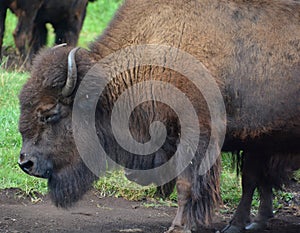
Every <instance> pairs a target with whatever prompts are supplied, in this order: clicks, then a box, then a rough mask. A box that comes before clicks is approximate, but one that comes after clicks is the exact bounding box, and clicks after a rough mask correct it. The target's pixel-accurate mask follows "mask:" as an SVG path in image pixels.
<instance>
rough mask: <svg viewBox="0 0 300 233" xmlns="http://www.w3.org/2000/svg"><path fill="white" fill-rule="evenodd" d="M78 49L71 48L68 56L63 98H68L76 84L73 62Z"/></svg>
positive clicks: (75, 71) (75, 69)
mask: <svg viewBox="0 0 300 233" xmlns="http://www.w3.org/2000/svg"><path fill="white" fill-rule="evenodd" d="M79 49H80V47H76V48H73V49H72V50H71V51H70V52H69V55H68V76H67V80H66V84H65V86H64V87H63V89H62V95H63V96H64V97H69V96H70V95H71V94H72V93H73V91H74V89H75V87H76V83H77V67H76V61H75V55H76V52H77V51H78V50H79Z"/></svg>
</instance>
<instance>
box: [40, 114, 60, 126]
mask: <svg viewBox="0 0 300 233" xmlns="http://www.w3.org/2000/svg"><path fill="white" fill-rule="evenodd" d="M59 118H60V115H59V113H54V114H52V115H47V116H40V118H39V120H40V121H41V122H42V123H44V124H47V123H56V122H57V121H58V120H59Z"/></svg>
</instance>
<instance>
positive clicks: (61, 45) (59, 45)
mask: <svg viewBox="0 0 300 233" xmlns="http://www.w3.org/2000/svg"><path fill="white" fill-rule="evenodd" d="M65 46H67V43H63V44H58V45H55V46H53V47H52V50H54V49H57V48H61V47H65Z"/></svg>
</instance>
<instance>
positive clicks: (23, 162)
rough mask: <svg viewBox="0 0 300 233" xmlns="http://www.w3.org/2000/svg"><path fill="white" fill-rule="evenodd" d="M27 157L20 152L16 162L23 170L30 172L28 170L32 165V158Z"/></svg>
mask: <svg viewBox="0 0 300 233" xmlns="http://www.w3.org/2000/svg"><path fill="white" fill-rule="evenodd" d="M27 157H28V155H26V154H23V153H22V154H21V155H20V159H19V161H18V164H19V166H20V168H21V169H22V170H23V171H24V172H26V173H28V174H30V172H31V170H32V168H33V166H34V162H33V161H32V160H30V159H28V158H27Z"/></svg>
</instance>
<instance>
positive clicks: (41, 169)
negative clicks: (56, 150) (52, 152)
mask: <svg viewBox="0 0 300 233" xmlns="http://www.w3.org/2000/svg"><path fill="white" fill-rule="evenodd" d="M18 164H19V167H20V168H21V169H22V170H23V171H24V172H25V173H27V174H28V175H31V176H35V177H38V178H44V179H49V178H50V177H51V175H52V171H53V165H52V162H51V161H48V160H41V159H38V157H35V156H29V155H26V154H21V155H20V159H19V161H18Z"/></svg>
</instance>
